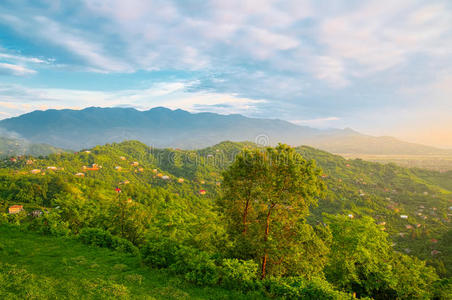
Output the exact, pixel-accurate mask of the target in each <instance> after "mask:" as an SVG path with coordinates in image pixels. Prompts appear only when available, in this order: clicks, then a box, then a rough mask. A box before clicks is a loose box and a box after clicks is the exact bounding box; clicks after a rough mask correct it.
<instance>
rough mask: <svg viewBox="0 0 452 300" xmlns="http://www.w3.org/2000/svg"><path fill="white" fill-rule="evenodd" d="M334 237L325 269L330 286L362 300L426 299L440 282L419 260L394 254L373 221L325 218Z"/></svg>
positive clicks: (336, 217) (345, 217)
mask: <svg viewBox="0 0 452 300" xmlns="http://www.w3.org/2000/svg"><path fill="white" fill-rule="evenodd" d="M325 221H326V223H327V224H328V225H329V227H330V229H331V232H332V234H333V242H332V244H331V252H330V259H329V262H328V265H327V266H326V268H325V275H326V277H327V279H328V281H329V282H331V283H333V284H335V285H336V286H337V287H339V288H340V289H342V290H344V291H348V292H356V293H357V295H358V296H360V297H363V296H364V297H366V296H368V297H372V298H376V299H393V298H398V299H421V298H422V299H427V298H430V297H431V296H432V291H433V289H429V286H431V285H432V284H433V283H434V282H435V281H436V280H437V279H438V276H437V275H436V273H435V271H434V269H433V268H432V267H427V266H426V265H425V262H422V261H420V260H419V259H416V258H413V257H410V256H408V255H404V254H401V253H398V252H395V251H394V250H393V249H392V247H391V245H390V243H389V241H388V239H387V236H388V234H387V233H386V232H384V231H382V230H381V227H380V228H379V226H378V225H376V224H375V221H374V220H373V219H372V218H370V217H362V218H359V219H350V218H349V217H348V216H341V215H337V216H333V215H326V216H325Z"/></svg>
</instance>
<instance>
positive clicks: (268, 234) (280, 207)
mask: <svg viewBox="0 0 452 300" xmlns="http://www.w3.org/2000/svg"><path fill="white" fill-rule="evenodd" d="M319 175H320V170H319V169H318V168H317V167H316V165H315V163H314V162H313V161H306V160H305V159H303V157H302V156H301V155H300V154H298V153H296V152H295V150H294V149H293V148H291V147H289V146H287V145H283V144H280V145H279V146H277V147H276V148H266V149H265V150H263V149H255V150H245V151H243V152H242V153H241V154H240V155H238V156H237V157H236V159H235V161H234V163H233V164H232V165H231V166H230V168H229V169H228V170H227V171H225V172H224V174H223V177H224V183H223V197H222V200H221V201H220V205H221V207H222V208H223V212H224V215H225V217H226V219H227V225H228V229H229V232H230V234H231V236H232V237H233V238H234V240H235V245H236V247H235V249H234V250H235V253H234V254H235V255H236V256H238V257H242V258H246V259H249V258H252V259H254V260H256V261H258V262H259V263H260V265H261V277H262V278H264V277H265V276H266V275H267V274H268V273H271V274H272V275H300V274H304V275H309V274H311V273H315V272H319V271H320V270H321V268H322V261H324V258H325V254H326V253H327V251H328V249H327V247H326V245H325V243H324V242H323V240H322V239H321V238H319V236H318V235H317V234H316V231H315V229H313V228H312V227H311V226H310V225H308V224H307V223H306V220H305V219H306V217H307V215H308V213H309V207H310V206H312V205H316V203H317V197H318V196H319V194H320V193H321V191H322V190H323V189H324V184H323V181H322V180H321V178H320V176H319ZM313 258H315V260H316V261H317V264H316V266H318V267H319V268H318V269H315V268H314V269H313V268H312V266H311V265H310V264H309V263H306V262H307V261H309V260H310V259H313Z"/></svg>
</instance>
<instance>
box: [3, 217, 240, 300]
mask: <svg viewBox="0 0 452 300" xmlns="http://www.w3.org/2000/svg"><path fill="white" fill-rule="evenodd" d="M13 265H16V266H13ZM2 277H3V278H2ZM13 278H15V279H13ZM13 281H15V282H13ZM8 285H9V286H8ZM8 293H10V294H8ZM14 297H17V298H20V299H22V298H28V299H32V298H37V299H42V298H58V299H60V298H82V299H86V298H95V299H99V298H105V299H110V298H112V297H119V298H139V299H231V298H234V299H242V298H243V299H244V298H245V296H243V295H241V294H239V293H236V292H233V291H228V290H223V289H220V288H210V287H197V286H193V285H190V284H188V283H186V282H185V281H184V280H183V279H182V278H179V277H176V276H172V275H171V274H169V273H167V272H166V271H164V270H154V269H149V268H147V267H143V266H141V265H140V262H139V259H138V258H136V257H132V256H130V255H126V254H122V253H118V252H114V251H111V250H108V249H102V248H96V247H90V246H86V245H84V244H81V243H79V242H78V241H75V240H70V239H63V238H56V237H49V236H42V235H38V234H35V233H31V232H21V231H19V230H17V229H16V228H14V227H9V226H8V227H7V226H5V225H0V298H2V299H6V298H9V299H11V298H14ZM248 299H249V297H248Z"/></svg>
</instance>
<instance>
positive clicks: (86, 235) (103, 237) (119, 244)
mask: <svg viewBox="0 0 452 300" xmlns="http://www.w3.org/2000/svg"><path fill="white" fill-rule="evenodd" d="M78 237H79V239H80V240H81V241H82V243H84V244H87V245H94V246H98V247H103V248H109V249H113V250H116V251H121V252H124V253H130V254H132V255H134V256H139V255H140V252H139V251H138V248H137V247H135V246H134V245H133V244H132V243H131V242H130V241H128V240H126V239H123V238H120V237H117V236H114V235H112V234H111V233H110V232H108V231H105V230H102V229H99V228H83V229H82V230H81V231H80V234H79V236H78Z"/></svg>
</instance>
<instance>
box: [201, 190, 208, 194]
mask: <svg viewBox="0 0 452 300" xmlns="http://www.w3.org/2000/svg"><path fill="white" fill-rule="evenodd" d="M206 193H207V191H206V190H200V191H199V194H201V195H205V194H206Z"/></svg>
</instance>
